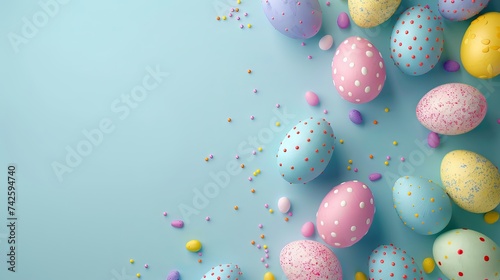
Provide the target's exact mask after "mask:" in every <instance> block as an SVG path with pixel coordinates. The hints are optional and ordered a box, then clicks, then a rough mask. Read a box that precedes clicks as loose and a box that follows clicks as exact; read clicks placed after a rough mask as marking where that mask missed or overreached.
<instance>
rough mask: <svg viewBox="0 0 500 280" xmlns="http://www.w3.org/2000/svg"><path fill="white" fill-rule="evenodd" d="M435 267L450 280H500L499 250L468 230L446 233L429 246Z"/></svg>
mask: <svg viewBox="0 0 500 280" xmlns="http://www.w3.org/2000/svg"><path fill="white" fill-rule="evenodd" d="M432 252H433V255H434V259H435V261H436V263H437V267H439V269H440V270H441V272H443V274H444V275H445V276H446V277H449V278H450V279H488V280H498V279H500V265H499V264H500V248H499V247H498V245H497V244H496V243H495V242H494V241H493V240H491V239H490V238H489V237H487V236H485V235H484V234H482V233H480V232H477V231H474V230H470V229H455V230H450V231H447V232H445V233H443V234H441V235H440V236H438V238H436V240H435V241H434V244H433V246H432Z"/></svg>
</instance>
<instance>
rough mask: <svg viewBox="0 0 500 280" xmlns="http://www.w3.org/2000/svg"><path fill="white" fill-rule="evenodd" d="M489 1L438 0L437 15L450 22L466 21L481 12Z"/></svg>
mask: <svg viewBox="0 0 500 280" xmlns="http://www.w3.org/2000/svg"><path fill="white" fill-rule="evenodd" d="M489 2H490V0H466V1H464V0H461V1H456V0H439V2H438V7H439V13H441V15H442V16H443V17H444V18H445V19H449V20H452V21H461V20H467V19H469V18H471V17H473V16H475V15H477V14H479V12H481V11H482V10H483V9H484V8H486V6H488V3H489Z"/></svg>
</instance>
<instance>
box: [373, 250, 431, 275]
mask: <svg viewBox="0 0 500 280" xmlns="http://www.w3.org/2000/svg"><path fill="white" fill-rule="evenodd" d="M368 269H369V276H370V279H383V280H386V279H408V280H410V279H411V280H415V279H416V280H423V279H424V278H423V276H422V270H420V269H419V268H418V266H417V265H416V263H415V260H414V259H413V257H411V256H409V255H408V254H407V253H406V251H404V250H401V249H400V248H398V247H396V246H394V245H392V244H391V245H380V246H378V247H377V248H375V250H373V252H372V253H371V255H370V257H369V259H368Z"/></svg>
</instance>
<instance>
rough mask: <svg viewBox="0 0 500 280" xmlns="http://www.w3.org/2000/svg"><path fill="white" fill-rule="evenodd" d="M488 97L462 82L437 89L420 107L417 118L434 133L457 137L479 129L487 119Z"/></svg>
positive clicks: (426, 96)
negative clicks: (485, 118)
mask: <svg viewBox="0 0 500 280" xmlns="http://www.w3.org/2000/svg"><path fill="white" fill-rule="evenodd" d="M487 109H488V106H487V103H486V98H484V96H483V94H482V93H481V92H480V91H479V90H477V89H476V88H475V87H473V86H469V85H466V84H461V83H451V84H444V85H441V86H438V87H435V88H433V89H432V90H430V91H429V92H428V93H427V94H425V95H424V96H423V97H422V99H420V101H419V102H418V104H417V109H416V113H417V119H418V121H419V122H420V123H421V124H422V125H423V126H425V127H426V128H427V129H429V130H430V131H433V132H436V133H439V134H444V135H457V134H462V133H466V132H469V131H471V130H473V129H474V128H476V127H477V126H478V125H479V124H480V123H481V122H482V121H483V119H484V117H485V116H486V111H487Z"/></svg>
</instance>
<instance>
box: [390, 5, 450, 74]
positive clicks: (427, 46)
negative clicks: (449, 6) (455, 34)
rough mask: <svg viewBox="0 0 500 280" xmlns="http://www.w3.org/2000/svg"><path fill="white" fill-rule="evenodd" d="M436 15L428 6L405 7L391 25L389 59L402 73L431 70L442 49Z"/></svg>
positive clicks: (441, 39) (441, 31)
mask: <svg viewBox="0 0 500 280" xmlns="http://www.w3.org/2000/svg"><path fill="white" fill-rule="evenodd" d="M443 45H444V39H443V28H442V27H441V21H440V18H439V17H438V16H437V15H435V14H434V13H433V12H432V11H431V10H430V9H428V8H425V7H420V6H414V7H410V8H408V9H407V10H406V11H404V12H403V14H401V16H400V17H399V19H398V21H397V22H396V24H395V25H394V29H393V30H392V35H391V58H392V60H394V64H395V65H396V66H397V67H398V68H399V69H400V70H401V71H403V73H405V74H407V75H412V76H418V75H422V74H425V73H427V72H429V71H430V70H431V69H433V68H434V67H435V66H436V65H437V63H438V62H439V59H440V57H441V53H442V52H443Z"/></svg>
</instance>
